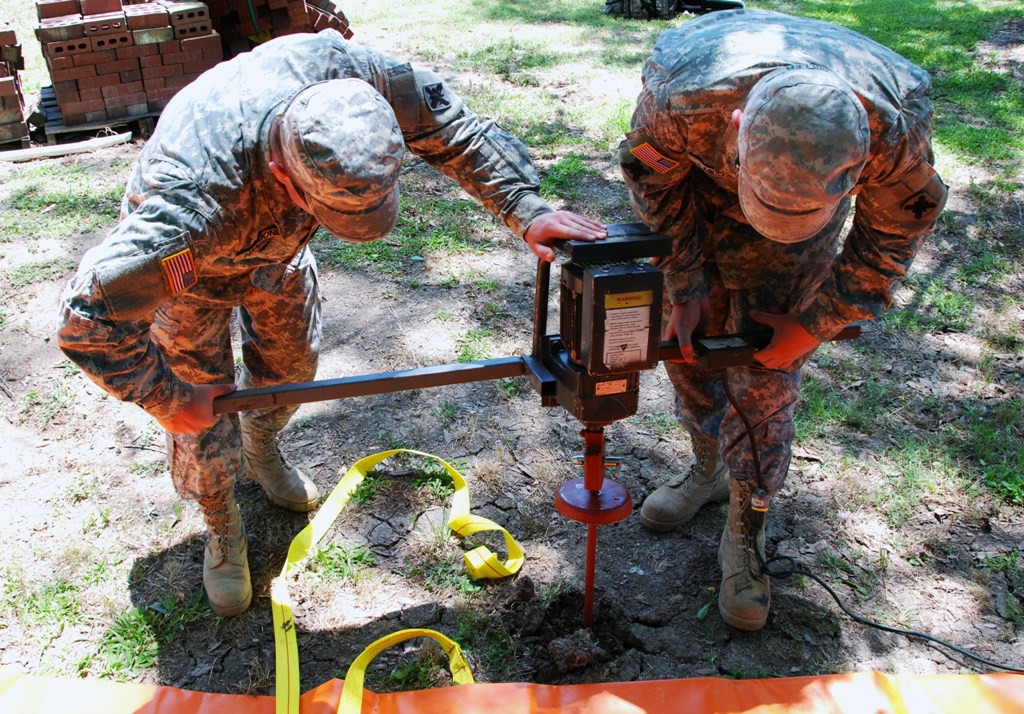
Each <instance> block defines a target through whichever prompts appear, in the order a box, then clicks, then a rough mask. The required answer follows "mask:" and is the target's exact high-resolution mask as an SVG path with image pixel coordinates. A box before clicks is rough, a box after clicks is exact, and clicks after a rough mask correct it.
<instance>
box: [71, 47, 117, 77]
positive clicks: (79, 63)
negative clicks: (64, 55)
mask: <svg viewBox="0 0 1024 714" xmlns="http://www.w3.org/2000/svg"><path fill="white" fill-rule="evenodd" d="M71 59H73V60H74V61H75V66H76V67H83V66H85V65H87V64H99V63H100V62H113V61H114V60H115V59H117V55H115V54H114V51H113V50H104V51H102V52H95V51H94V52H79V53H78V54H76V55H72V56H71ZM98 71H99V70H97V72H98Z"/></svg>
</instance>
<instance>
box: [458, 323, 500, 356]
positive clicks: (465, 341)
mask: <svg viewBox="0 0 1024 714" xmlns="http://www.w3.org/2000/svg"><path fill="white" fill-rule="evenodd" d="M492 337H494V331H493V330H489V329H487V328H480V329H476V330H468V331H466V332H463V333H461V334H457V335H455V346H456V348H457V349H458V353H459V356H458V360H459V362H476V361H478V360H484V359H491V358H493V357H494V347H493V345H492V343H491V338H492Z"/></svg>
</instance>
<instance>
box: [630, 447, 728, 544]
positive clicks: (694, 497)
mask: <svg viewBox="0 0 1024 714" xmlns="http://www.w3.org/2000/svg"><path fill="white" fill-rule="evenodd" d="M693 454H694V457H695V458H694V460H693V461H692V462H691V463H690V468H689V469H688V470H687V472H686V473H685V474H683V475H682V476H680V477H678V478H675V479H673V480H671V481H669V482H668V483H667V484H665V485H664V486H662V487H661V488H659V489H657V490H656V491H655V492H654V493H652V494H651V495H649V496H648V497H647V498H645V499H644V504H643V505H642V506H641V507H640V522H641V523H643V524H644V525H645V526H647V527H648V528H650V529H651V530H655V531H670V530H672V529H673V528H675V527H677V526H681V525H682V524H684V523H686V522H687V521H688V520H690V519H691V518H693V516H694V514H696V513H697V510H698V509H699V508H700V507H701V506H703V505H704V504H706V503H713V502H715V501H724V500H725V499H727V498H728V497H729V471H728V469H726V468H725V464H724V463H722V457H721V456H719V455H718V442H717V441H715V440H714V439H709V438H707V437H704V436H694V437H693Z"/></svg>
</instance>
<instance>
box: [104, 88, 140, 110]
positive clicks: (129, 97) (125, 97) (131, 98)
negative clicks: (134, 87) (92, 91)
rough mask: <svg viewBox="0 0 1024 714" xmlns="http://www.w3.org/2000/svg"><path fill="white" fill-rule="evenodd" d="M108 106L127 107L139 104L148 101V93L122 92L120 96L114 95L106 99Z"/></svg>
mask: <svg viewBox="0 0 1024 714" xmlns="http://www.w3.org/2000/svg"><path fill="white" fill-rule="evenodd" d="M105 99H106V102H107V106H108V107H109V106H120V107H126V106H128V105H129V104H139V103H140V102H145V101H146V93H145V92H144V91H139V92H121V93H119V94H112V95H110V96H108V97H105Z"/></svg>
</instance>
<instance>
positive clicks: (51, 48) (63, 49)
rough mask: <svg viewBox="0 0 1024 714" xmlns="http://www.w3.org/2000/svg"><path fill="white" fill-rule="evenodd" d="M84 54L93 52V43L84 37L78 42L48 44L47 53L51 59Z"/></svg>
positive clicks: (68, 41)
mask: <svg viewBox="0 0 1024 714" xmlns="http://www.w3.org/2000/svg"><path fill="white" fill-rule="evenodd" d="M82 52H92V43H91V42H89V40H87V39H86V38H84V37H83V38H81V39H78V40H65V41H63V42H47V43H46V53H47V54H48V55H49V56H50V57H66V56H68V55H76V54H81V53H82Z"/></svg>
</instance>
